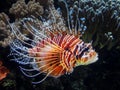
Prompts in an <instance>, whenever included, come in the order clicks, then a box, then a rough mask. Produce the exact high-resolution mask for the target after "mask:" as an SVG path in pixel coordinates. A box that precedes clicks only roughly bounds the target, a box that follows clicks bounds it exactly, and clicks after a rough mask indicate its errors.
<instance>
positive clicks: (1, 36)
mask: <svg viewBox="0 0 120 90" xmlns="http://www.w3.org/2000/svg"><path fill="white" fill-rule="evenodd" d="M66 2H67V4H68V8H69V9H70V8H73V9H77V5H78V0H66ZM79 2H80V8H79V12H80V15H79V16H80V17H84V18H85V22H83V23H84V25H85V26H86V27H87V28H86V30H85V31H84V33H83V35H82V37H81V38H82V39H83V40H84V41H85V42H90V41H92V44H93V47H94V48H95V50H96V51H97V52H98V54H99V60H98V61H97V62H96V63H93V64H91V65H87V66H80V67H77V68H75V69H74V72H73V73H72V74H70V75H63V76H61V77H60V78H58V79H54V78H48V79H46V80H45V81H44V82H42V83H41V84H39V85H32V84H31V79H29V78H27V77H25V76H24V75H23V74H22V73H21V72H20V70H19V67H18V66H19V65H18V64H17V63H15V62H13V61H10V58H9V57H8V55H9V53H10V48H9V45H10V43H11V42H12V41H14V39H15V37H14V35H13V34H12V33H11V31H10V27H9V25H8V23H7V20H9V21H10V22H11V23H17V22H18V21H20V20H22V19H23V18H25V17H29V16H31V15H33V16H34V17H36V18H38V17H39V16H42V17H44V18H46V19H52V17H51V14H50V13H49V12H50V10H49V9H48V8H49V7H51V9H52V11H53V13H54V15H55V18H56V20H57V23H58V24H59V25H60V26H61V27H66V26H65V25H64V22H65V21H66V20H67V19H66V11H65V10H64V8H63V7H64V4H63V3H61V0H0V90H28V89H29V90H120V0H79ZM59 7H60V8H61V9H62V16H63V18H64V20H65V21H64V22H62V21H61V20H60V19H61V18H60V15H59V13H58V8H59ZM74 15H75V14H74V13H73V16H74ZM40 22H41V21H38V23H40ZM18 27H19V29H20V30H21V32H23V33H26V34H29V33H27V32H25V31H24V29H23V28H22V26H21V25H19V24H18ZM66 28H67V27H66Z"/></svg>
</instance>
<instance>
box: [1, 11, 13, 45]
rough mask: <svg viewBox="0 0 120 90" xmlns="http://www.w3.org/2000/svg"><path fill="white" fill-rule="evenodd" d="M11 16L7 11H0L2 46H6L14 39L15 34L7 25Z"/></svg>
mask: <svg viewBox="0 0 120 90" xmlns="http://www.w3.org/2000/svg"><path fill="white" fill-rule="evenodd" d="M7 20H8V21H9V17H8V16H7V15H6V14H5V13H0V46H2V47H6V46H8V45H9V44H10V42H11V41H12V39H13V37H14V36H13V35H12V34H11V32H10V28H9V26H8V25H7Z"/></svg>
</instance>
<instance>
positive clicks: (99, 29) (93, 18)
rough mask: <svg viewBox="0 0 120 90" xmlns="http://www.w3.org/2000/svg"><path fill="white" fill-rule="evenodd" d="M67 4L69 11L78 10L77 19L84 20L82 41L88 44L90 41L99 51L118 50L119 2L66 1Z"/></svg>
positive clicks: (119, 30)
mask: <svg viewBox="0 0 120 90" xmlns="http://www.w3.org/2000/svg"><path fill="white" fill-rule="evenodd" d="M67 2H68V3H69V6H68V7H69V10H72V9H77V10H79V17H85V19H86V21H85V25H86V26H87V30H86V31H85V33H84V35H83V37H82V38H83V39H84V41H86V42H90V41H91V40H92V41H93V45H94V47H97V48H99V50H100V49H103V48H104V47H107V49H108V50H110V49H112V48H114V47H115V48H119V45H120V43H119V42H120V8H119V7H120V1H119V0H108V1H107V0H79V1H78V0H75V1H74V0H72V1H70V0H67ZM72 5H73V6H72ZM73 14H74V13H73ZM73 16H74V15H73ZM94 37H96V38H94Z"/></svg>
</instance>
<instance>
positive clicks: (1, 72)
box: [0, 61, 9, 80]
mask: <svg viewBox="0 0 120 90" xmlns="http://www.w3.org/2000/svg"><path fill="white" fill-rule="evenodd" d="M8 73H9V70H8V69H7V68H6V67H5V66H2V61H0V80H2V79H4V78H5V77H6V76H7V74H8Z"/></svg>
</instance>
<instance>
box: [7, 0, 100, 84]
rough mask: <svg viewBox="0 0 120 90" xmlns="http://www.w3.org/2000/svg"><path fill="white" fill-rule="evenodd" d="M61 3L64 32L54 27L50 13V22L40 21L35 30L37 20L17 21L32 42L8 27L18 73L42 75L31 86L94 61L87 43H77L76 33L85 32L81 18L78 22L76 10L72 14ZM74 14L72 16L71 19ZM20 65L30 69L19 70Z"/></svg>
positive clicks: (94, 53) (71, 11)
mask: <svg viewBox="0 0 120 90" xmlns="http://www.w3.org/2000/svg"><path fill="white" fill-rule="evenodd" d="M61 2H64V5H65V6H66V11H67V15H66V16H67V26H68V29H61V28H60V27H59V26H58V25H57V24H56V18H55V17H54V14H53V13H52V9H50V11H51V13H52V15H53V18H54V20H43V18H41V21H42V24H40V25H39V30H38V28H36V27H35V25H34V24H33V23H36V20H37V19H35V18H34V17H31V18H30V17H29V18H24V19H23V20H22V21H21V22H22V25H23V27H24V28H25V29H26V30H27V32H29V33H30V34H31V35H32V37H33V39H31V38H30V37H27V36H26V35H24V34H22V32H21V30H19V29H18V27H17V25H15V24H14V23H13V24H10V23H9V25H10V27H11V30H12V32H13V34H14V35H15V36H16V39H15V40H14V41H13V43H11V45H10V47H11V54H10V55H12V56H13V57H14V58H13V59H12V60H15V61H16V62H18V63H19V64H21V66H20V70H21V71H22V72H23V74H24V75H25V76H27V77H31V78H32V77H33V78H34V77H38V76H39V75H41V74H45V77H43V78H42V79H40V80H39V81H34V82H32V83H34V84H38V83H41V82H42V81H44V80H45V79H46V78H47V77H49V76H52V77H55V78H57V77H60V76H61V75H64V74H70V73H72V72H73V69H74V68H75V67H77V66H80V65H88V64H91V63H93V62H95V61H97V60H98V54H97V53H96V52H95V50H94V49H93V48H92V45H91V43H85V42H84V41H82V40H81V39H80V35H81V34H80V33H81V32H82V30H83V31H84V29H86V26H84V25H83V23H82V22H84V19H85V18H79V7H78V11H77V12H75V10H74V9H71V10H69V9H68V6H67V3H66V2H65V1H62V0H61ZM78 6H79V5H78ZM74 12H75V13H76V15H75V16H74V17H72V15H73V13H74ZM73 19H75V20H73ZM61 20H63V19H61ZM51 23H53V24H54V25H51ZM20 37H22V38H24V40H23V39H21V38H20ZM27 41H29V42H27ZM23 65H24V66H27V65H28V66H29V67H30V68H26V67H23Z"/></svg>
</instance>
